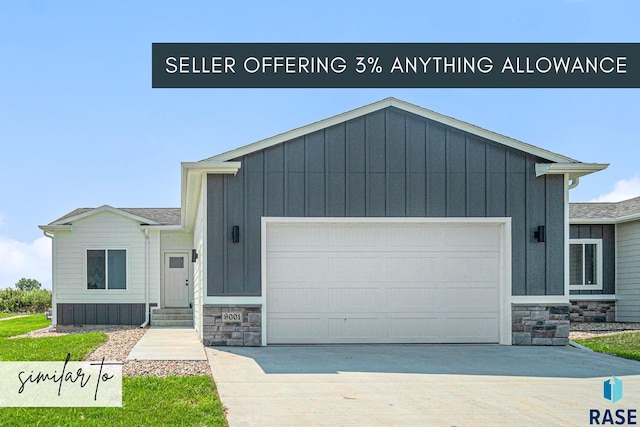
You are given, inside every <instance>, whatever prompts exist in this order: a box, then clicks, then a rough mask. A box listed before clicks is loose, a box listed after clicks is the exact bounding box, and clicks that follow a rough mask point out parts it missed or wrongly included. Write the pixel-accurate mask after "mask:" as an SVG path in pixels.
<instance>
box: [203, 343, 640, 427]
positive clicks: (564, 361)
mask: <svg viewBox="0 0 640 427" xmlns="http://www.w3.org/2000/svg"><path fill="white" fill-rule="evenodd" d="M206 352H207V356H208V358H209V362H210V364H211V368H212V370H213V376H214V378H215V381H216V384H217V386H218V391H219V393H220V397H221V399H222V402H223V404H224V405H225V406H226V407H227V408H228V420H229V423H230V425H231V426H232V427H233V426H265V425H287V426H290V425H299V426H303V425H304V426H311V425H314V426H315V425H332V426H336V425H354V426H355V425H357V426H360V425H369V426H374V425H375V426H378V425H390V426H391V425H398V426H406V425H422V426H425V425H436V426H466V425H509V426H514V425H544V426H551V425H562V426H571V425H577V426H579V425H589V415H590V412H589V410H590V409H598V410H600V411H601V412H602V413H604V411H605V410H606V409H614V410H615V409H621V408H624V409H628V408H637V409H638V410H640V363H639V362H634V361H630V360H625V359H620V358H616V357H613V356H607V355H602V354H598V353H592V352H588V351H585V350H578V349H575V348H572V347H515V346H498V345H349V346H347V345H335V346H269V347H264V348H246V347H245V348H230V347H223V348H206ZM611 375H615V376H617V377H619V378H620V379H621V380H622V381H623V386H624V397H623V399H622V400H620V401H618V402H617V403H615V404H614V403H611V402H610V401H608V400H606V399H604V397H603V382H604V381H605V380H606V379H607V378H608V377H610V376H611ZM615 419H616V418H615V415H614V420H615ZM636 421H637V420H636Z"/></svg>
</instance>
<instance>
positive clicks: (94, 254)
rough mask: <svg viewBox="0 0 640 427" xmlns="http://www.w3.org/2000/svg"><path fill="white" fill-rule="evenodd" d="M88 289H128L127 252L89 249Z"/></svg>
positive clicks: (122, 250) (123, 250)
mask: <svg viewBox="0 0 640 427" xmlns="http://www.w3.org/2000/svg"><path fill="white" fill-rule="evenodd" d="M87 289H119V290H124V289H127V251H126V250H125V249H88V250H87Z"/></svg>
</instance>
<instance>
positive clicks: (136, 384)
mask: <svg viewBox="0 0 640 427" xmlns="http://www.w3.org/2000/svg"><path fill="white" fill-rule="evenodd" d="M0 425H2V426H24V425H47V426H50V425H53V426H58V425H60V426H75V425H81V426H127V427H128V426H134V425H135V426H157V425H180V426H226V425H227V421H226V420H225V418H224V412H223V409H222V404H221V402H220V399H218V392H217V391H216V387H215V383H214V382H213V380H212V379H211V377H207V376H198V377H169V378H157V377H124V378H123V405H122V408H0Z"/></svg>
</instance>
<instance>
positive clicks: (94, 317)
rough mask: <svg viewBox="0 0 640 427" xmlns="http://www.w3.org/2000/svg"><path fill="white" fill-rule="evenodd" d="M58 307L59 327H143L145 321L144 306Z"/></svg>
mask: <svg viewBox="0 0 640 427" xmlns="http://www.w3.org/2000/svg"><path fill="white" fill-rule="evenodd" d="M152 305H155V304H152ZM56 307H57V322H58V324H59V325H141V324H142V323H143V322H144V321H145V310H144V304H131V303H119V304H116V303H109V304H92V303H81V304H80V303H77V304H74V303H58V304H57V306H56Z"/></svg>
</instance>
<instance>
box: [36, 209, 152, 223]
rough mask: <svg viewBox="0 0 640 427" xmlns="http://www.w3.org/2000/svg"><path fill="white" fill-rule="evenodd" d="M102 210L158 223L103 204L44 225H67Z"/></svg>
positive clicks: (144, 221)
mask: <svg viewBox="0 0 640 427" xmlns="http://www.w3.org/2000/svg"><path fill="white" fill-rule="evenodd" d="M101 212H111V213H114V214H116V215H120V216H123V217H125V218H129V219H132V220H134V221H138V222H142V223H146V224H158V223H157V222H155V221H152V220H150V219H149V218H144V217H141V216H138V215H134V214H132V213H129V212H125V211H123V210H120V209H118V208H114V207H113V206H109V205H102V206H100V207H99V208H94V209H91V210H88V211H86V212H82V213H79V214H77V215H74V216H71V217H68V218H65V219H63V220H59V221H56V222H54V223H52V224H50V225H48V226H44V227H48V228H50V227H51V226H54V225H66V224H67V223H69V222H74V221H77V220H79V219H82V218H86V217H88V216H92V215H96V214H99V213H101Z"/></svg>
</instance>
